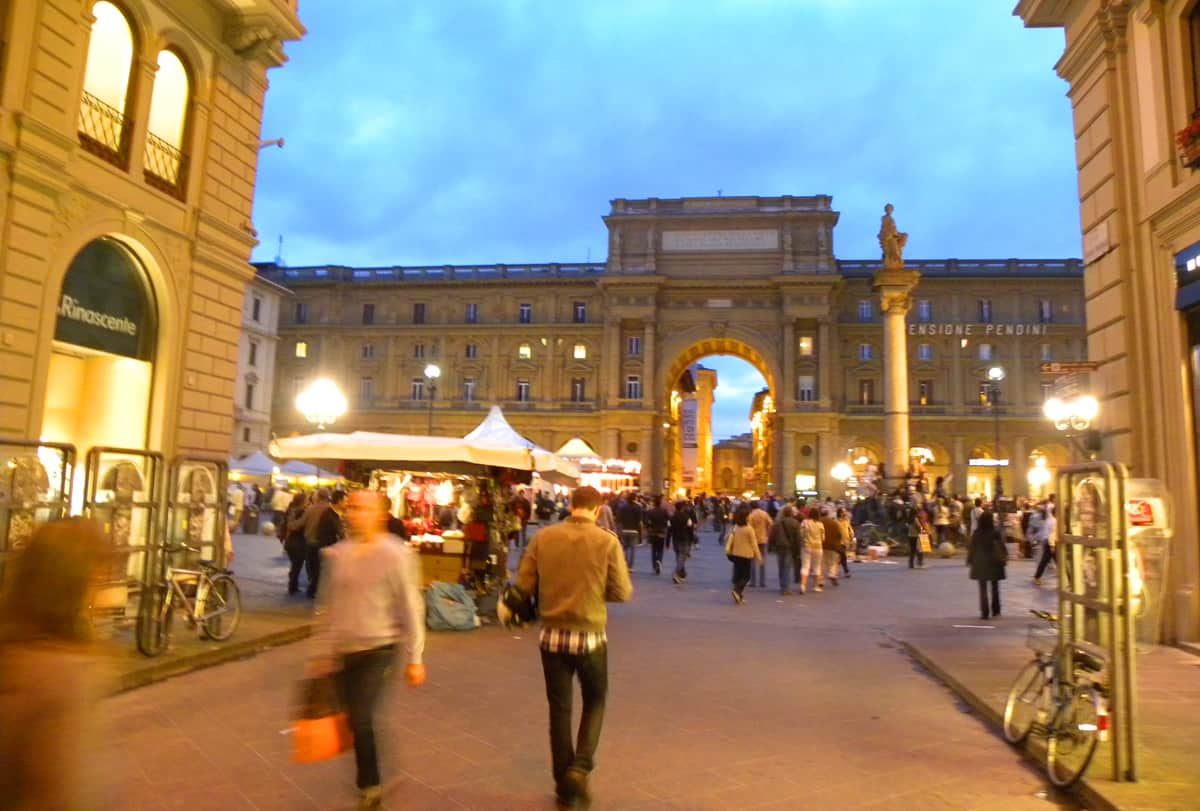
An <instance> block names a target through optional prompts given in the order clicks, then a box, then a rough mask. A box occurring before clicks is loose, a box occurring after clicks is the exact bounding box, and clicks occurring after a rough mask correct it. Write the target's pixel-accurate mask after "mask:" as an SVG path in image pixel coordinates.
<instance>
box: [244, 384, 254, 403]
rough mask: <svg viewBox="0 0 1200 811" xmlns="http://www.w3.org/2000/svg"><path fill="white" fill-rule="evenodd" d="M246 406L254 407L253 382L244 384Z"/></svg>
mask: <svg viewBox="0 0 1200 811" xmlns="http://www.w3.org/2000/svg"><path fill="white" fill-rule="evenodd" d="M245 403H246V408H254V384H253V383H247V384H246V400H245Z"/></svg>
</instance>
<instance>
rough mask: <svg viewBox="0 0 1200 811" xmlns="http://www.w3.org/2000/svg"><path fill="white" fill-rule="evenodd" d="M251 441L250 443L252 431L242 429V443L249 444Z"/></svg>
mask: <svg viewBox="0 0 1200 811" xmlns="http://www.w3.org/2000/svg"><path fill="white" fill-rule="evenodd" d="M249 441H250V429H249V428H243V429H242V442H249Z"/></svg>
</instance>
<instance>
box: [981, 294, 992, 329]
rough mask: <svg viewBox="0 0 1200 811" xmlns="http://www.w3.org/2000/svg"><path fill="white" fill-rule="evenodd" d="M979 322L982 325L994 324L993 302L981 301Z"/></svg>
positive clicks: (988, 300)
mask: <svg viewBox="0 0 1200 811" xmlns="http://www.w3.org/2000/svg"><path fill="white" fill-rule="evenodd" d="M979 322H980V323H981V324H990V323H992V300H991V299H986V298H982V299H980V300H979Z"/></svg>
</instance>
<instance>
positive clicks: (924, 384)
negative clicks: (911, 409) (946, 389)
mask: <svg viewBox="0 0 1200 811" xmlns="http://www.w3.org/2000/svg"><path fill="white" fill-rule="evenodd" d="M917 402H918V403H920V404H921V405H929V404H930V403H932V402H933V381H932V380H920V381H918V382H917Z"/></svg>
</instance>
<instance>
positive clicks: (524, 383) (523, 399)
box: [517, 378, 529, 403]
mask: <svg viewBox="0 0 1200 811" xmlns="http://www.w3.org/2000/svg"><path fill="white" fill-rule="evenodd" d="M517 402H518V403H528V402H529V381H528V380H526V379H525V378H521V379H519V380H517Z"/></svg>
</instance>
